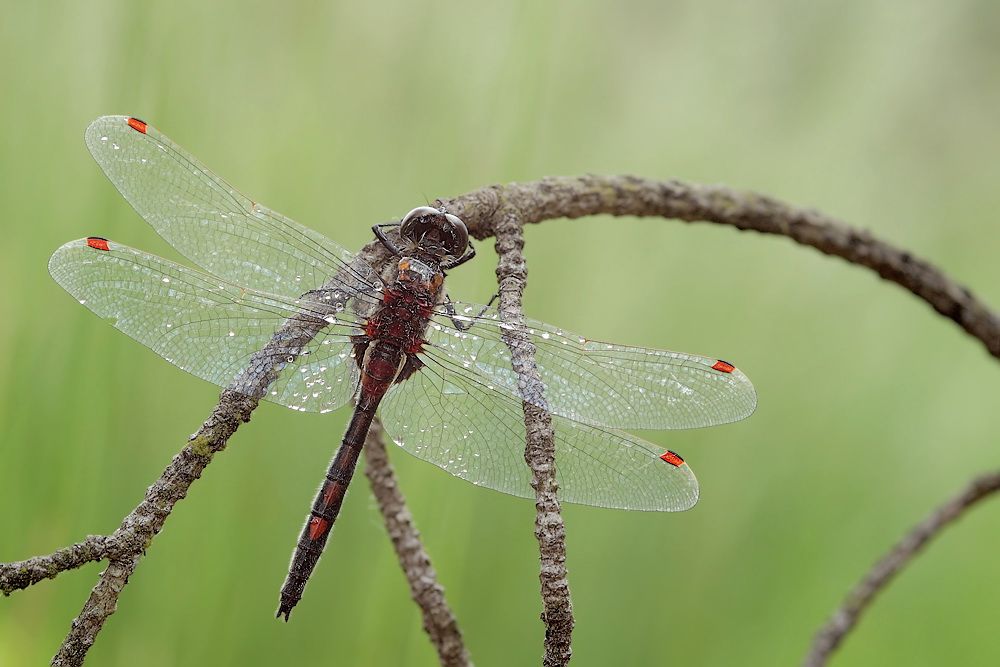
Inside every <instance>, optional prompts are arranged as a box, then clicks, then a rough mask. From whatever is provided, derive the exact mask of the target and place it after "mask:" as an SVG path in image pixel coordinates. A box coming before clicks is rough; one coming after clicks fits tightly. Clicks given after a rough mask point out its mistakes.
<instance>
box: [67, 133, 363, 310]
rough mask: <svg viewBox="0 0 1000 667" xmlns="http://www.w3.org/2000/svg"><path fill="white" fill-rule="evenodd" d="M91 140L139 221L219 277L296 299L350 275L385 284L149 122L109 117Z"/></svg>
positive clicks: (341, 250)
mask: <svg viewBox="0 0 1000 667" xmlns="http://www.w3.org/2000/svg"><path fill="white" fill-rule="evenodd" d="M85 138H86V142H87V147H88V148H89V149H90V152H91V153H92V154H93V156H94V159H95V160H97V163H98V164H99V165H100V166H101V169H103V170H104V173H105V174H107V176H108V178H109V179H111V182H112V183H114V185H115V187H116V188H118V190H119V191H120V192H121V193H122V195H123V196H124V197H125V199H127V200H128V202H129V203H130V204H131V205H132V207H133V208H134V209H135V210H136V211H137V212H138V213H139V215H141V216H142V217H143V218H144V219H145V220H146V222H148V223H149V224H150V225H152V226H153V228H154V229H155V230H156V231H157V233H159V234H160V236H162V237H163V238H164V239H165V240H166V241H167V243H169V244H170V245H172V246H173V247H174V248H176V249H177V250H178V251H179V252H180V253H181V254H182V255H184V256H185V257H187V258H188V259H189V260H191V262H193V263H194V264H195V265H197V266H199V267H201V268H202V269H204V270H205V271H207V272H209V273H211V274H212V275H216V276H219V277H220V278H223V279H224V280H227V281H229V282H232V283H235V284H237V285H243V286H246V287H249V288H252V289H256V290H259V291H262V292H268V293H272V294H280V295H282V296H286V297H293V298H294V297H297V296H298V295H300V294H302V293H303V292H305V291H306V289H309V288H310V287H313V288H315V287H318V286H320V285H322V284H323V283H324V281H325V280H327V279H329V278H330V277H331V276H333V275H335V274H336V273H338V271H340V270H341V269H344V268H347V269H349V270H350V271H353V272H355V273H356V274H357V275H358V276H359V278H360V279H361V280H363V281H367V282H369V283H375V284H378V278H377V277H376V275H375V273H374V272H373V271H371V269H369V268H368V267H367V266H366V265H364V264H363V263H361V262H360V261H358V260H356V258H355V256H354V254H353V253H351V252H349V251H347V250H345V249H344V248H342V247H341V246H340V245H338V244H337V243H334V242H333V241H331V240H330V239H328V238H326V237H325V236H323V235H322V234H320V233H319V232H316V231H313V230H311V229H309V228H308V227H305V226H303V225H300V224H299V223H297V222H295V221H294V220H292V219H291V218H287V217H285V216H283V215H281V214H280V213H277V212H275V211H272V210H270V209H269V208H267V207H265V206H261V205H260V204H257V203H256V202H254V201H252V200H250V199H249V198H247V197H245V196H243V195H242V194H240V193H239V192H237V191H236V190H235V189H234V188H233V187H232V186H230V185H229V184H228V183H226V182H225V181H224V180H222V179H221V178H219V177H218V176H217V175H215V173H213V172H212V171H211V170H209V169H208V168H207V167H205V166H204V165H203V164H201V163H200V162H199V161H198V160H196V159H195V158H194V157H193V156H192V155H191V154H189V153H188V152H187V151H185V150H184V149H183V148H181V147H180V146H178V145H177V144H175V143H174V142H172V141H171V140H170V139H168V138H167V137H165V136H164V135H163V134H161V133H160V132H158V131H157V130H155V129H154V128H152V127H151V126H149V125H147V124H146V123H143V122H142V121H139V120H137V119H134V118H129V117H127V116H104V117H103V118H98V119H97V120H95V121H94V122H93V123H91V124H90V127H88V128H87V132H86V135H85ZM303 285H307V286H309V287H303Z"/></svg>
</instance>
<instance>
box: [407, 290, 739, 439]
mask: <svg viewBox="0 0 1000 667" xmlns="http://www.w3.org/2000/svg"><path fill="white" fill-rule="evenodd" d="M448 308H449V306H441V307H439V308H438V312H437V313H436V314H435V315H434V318H433V320H432V325H431V327H430V329H429V332H428V335H427V339H428V344H429V345H431V346H433V347H434V348H436V349H437V350H439V351H440V352H441V353H443V354H446V355H448V356H450V357H451V358H452V360H453V363H457V364H461V365H466V366H473V367H474V368H475V370H476V371H477V372H478V373H479V374H480V375H481V376H483V377H484V378H488V382H489V383H491V384H495V385H498V386H502V387H504V388H505V389H506V390H507V391H508V392H512V393H513V394H514V395H517V396H520V393H519V392H518V388H517V387H518V385H517V375H516V373H514V371H513V370H512V368H511V360H510V349H509V348H508V346H507V343H506V342H505V338H506V337H508V336H509V335H510V333H511V332H512V331H514V329H513V327H512V325H509V324H507V323H505V322H504V321H503V319H502V317H501V315H500V313H499V311H498V310H497V309H495V308H485V309H484V307H483V306H480V305H478V304H470V303H453V304H450V308H451V309H453V310H454V311H455V312H450V311H449V310H448ZM456 323H457V324H458V325H460V326H461V329H460V328H458V327H456ZM462 329H466V330H464V331H463V330H462ZM522 331H523V332H524V333H525V334H527V336H528V337H529V338H530V339H531V342H532V343H534V345H535V348H536V350H537V352H536V356H535V359H536V362H537V364H538V367H539V371H540V374H541V378H542V382H543V383H544V385H545V396H544V401H542V400H541V399H540V398H533V397H531V396H527V395H525V396H523V398H524V399H525V400H527V401H528V402H530V403H534V404H537V405H539V406H540V407H545V405H543V402H544V403H547V404H548V409H549V410H551V411H552V412H553V413H555V414H560V415H563V416H565V417H568V418H570V419H573V420H576V421H580V422H588V423H593V424H596V425H598V426H601V425H603V426H610V427H612V428H620V429H685V428H697V427H701V426H713V425H717V424H726V423H729V422H734V421H738V420H740V419H744V418H746V417H748V416H750V415H751V414H752V413H753V411H754V409H755V408H756V406H757V393H756V391H755V390H754V388H753V384H751V383H750V380H749V379H748V378H747V376H746V375H744V374H743V373H742V372H741V371H740V370H739V369H737V368H735V367H734V366H732V365H731V364H729V363H727V362H724V361H721V360H720V359H714V358H710V357H700V356H697V355H692V354H684V353H681V352H669V351H666V350H653V349H647V348H641V347H630V346H627V345H615V344H612V343H602V342H599V341H592V340H587V339H586V338H583V337H582V336H578V335H576V334H573V333H570V332H568V331H564V330H562V329H559V328H557V327H554V326H552V325H550V324H545V323H544V322H539V321H537V320H531V319H528V320H526V323H525V326H524V328H523V330H522Z"/></svg>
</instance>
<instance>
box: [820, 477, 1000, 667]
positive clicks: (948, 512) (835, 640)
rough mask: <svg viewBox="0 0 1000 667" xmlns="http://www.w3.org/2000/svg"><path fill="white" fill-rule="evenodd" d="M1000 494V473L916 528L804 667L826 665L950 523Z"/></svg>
mask: <svg viewBox="0 0 1000 667" xmlns="http://www.w3.org/2000/svg"><path fill="white" fill-rule="evenodd" d="M997 491H1000V472H995V473H992V474H989V475H983V476H982V477H979V478H977V479H974V480H973V481H972V483H971V484H969V485H968V487H966V488H965V489H963V490H962V492H961V493H959V494H958V495H957V496H955V497H954V498H952V499H951V500H949V501H948V502H946V503H945V504H944V505H942V506H941V507H939V508H937V509H936V510H934V512H932V513H931V515H930V516H928V517H927V518H926V519H924V520H923V521H922V522H921V523H919V524H918V525H917V526H915V527H914V528H913V530H911V531H910V532H909V534H908V535H906V536H905V537H904V538H903V539H902V540H901V541H900V542H899V543H898V544H897V545H896V546H895V547H893V549H892V550H891V551H890V552H889V553H888V554H887V555H886V556H885V557H884V558H883V559H882V560H880V561H879V562H878V563H876V564H875V567H873V568H872V569H871V571H870V572H869V573H868V574H867V575H866V576H865V578H864V579H862V580H861V582H860V583H859V584H858V585H856V586H855V587H854V588H853V589H852V590H851V592H850V593H848V595H847V599H846V600H844V604H843V605H842V606H841V607H840V609H838V610H836V611H835V612H834V613H833V615H832V616H830V619H829V620H828V621H827V622H826V625H824V626H823V628H822V629H820V631H819V632H818V633H817V634H816V638H815V639H814V640H813V644H812V647H811V648H810V650H809V654H808V655H807V656H806V659H805V660H804V661H803V662H802V664H803V666H804V667H819V666H820V665H825V664H826V661H827V659H828V658H829V657H830V654H831V653H833V651H834V649H836V648H837V646H838V645H839V644H840V642H841V641H842V640H843V639H844V636H845V635H846V634H847V633H848V632H850V631H851V629H852V628H853V627H854V625H855V624H856V623H857V621H858V618H859V617H860V616H861V614H862V613H863V612H864V611H865V610H866V609H867V608H868V606H869V605H870V604H871V602H872V600H874V598H875V596H876V595H877V594H878V593H879V592H880V591H881V590H882V589H883V588H885V587H886V586H887V585H888V584H889V582H890V581H891V580H892V578H893V577H895V576H896V574H898V573H899V571H900V570H901V569H903V567H904V566H906V565H907V563H909V562H910V561H911V560H913V558H914V557H916V555H917V553H918V552H919V551H920V550H921V549H923V548H924V546H926V545H927V543H928V542H929V541H930V540H931V538H933V537H935V536H936V535H937V534H938V533H940V532H941V530H942V529H944V528H945V526H947V525H948V524H949V523H951V522H952V521H954V520H955V519H957V518H958V517H959V516H961V515H962V514H963V513H964V512H965V511H966V510H967V509H969V508H970V507H971V506H972V505H973V504H975V503H976V502H978V501H980V500H982V499H983V498H985V497H986V496H988V495H990V494H992V493H996V492H997Z"/></svg>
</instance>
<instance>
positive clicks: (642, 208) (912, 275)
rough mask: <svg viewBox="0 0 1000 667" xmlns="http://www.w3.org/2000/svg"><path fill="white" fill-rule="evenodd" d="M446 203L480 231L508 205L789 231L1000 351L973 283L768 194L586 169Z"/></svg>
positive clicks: (535, 213) (997, 333)
mask: <svg viewBox="0 0 1000 667" xmlns="http://www.w3.org/2000/svg"><path fill="white" fill-rule="evenodd" d="M440 203H441V204H443V205H444V206H446V207H447V208H448V210H449V211H450V212H452V213H454V214H455V215H458V216H459V217H461V218H462V219H463V220H464V221H465V223H466V224H467V225H468V227H469V231H470V232H471V233H472V234H473V235H474V236H476V237H477V238H483V237H485V236H490V235H492V234H494V231H495V230H494V225H495V224H496V223H495V221H496V219H497V216H496V212H497V211H499V210H501V209H503V208H505V207H511V208H514V209H515V210H517V212H518V214H519V216H520V218H521V220H522V221H523V222H525V223H528V222H541V221H542V220H549V219H553V218H579V217H581V216H585V215H596V214H599V213H606V214H611V215H633V216H640V217H641V216H662V217H664V218H677V219H679V220H684V221H686V222H696V221H700V222H715V223H718V224H726V225H732V226H734V227H736V228H737V229H741V230H753V231H757V232H761V233H764V234H777V235H781V236H787V237H789V238H790V239H792V240H794V241H796V242H797V243H801V244H802V245H807V246H811V247H813V248H816V249H817V250H819V251H821V252H824V253H826V254H828V255H835V256H837V257H842V258H844V259H846V260H847V261H849V262H851V263H853V264H859V265H861V266H866V267H868V268H869V269H871V270H873V271H874V272H875V273H877V274H878V275H879V276H881V277H882V278H884V279H886V280H889V281H892V282H894V283H896V284H898V285H901V286H902V287H904V288H906V289H907V290H909V291H911V292H912V293H913V294H915V295H917V296H918V297H920V298H921V299H923V300H924V301H926V302H927V303H929V304H930V305H931V307H933V308H934V309H935V310H936V311H937V312H939V313H941V314H942V315H944V316H945V317H947V318H948V319H951V320H953V321H954V322H956V323H957V324H958V325H959V326H960V327H962V328H963V329H964V330H965V331H966V332H967V333H969V334H970V335H971V336H973V337H975V338H977V339H979V340H980V341H982V343H983V345H985V346H986V349H987V350H988V351H989V353H990V354H992V355H993V356H994V357H997V358H1000V318H998V317H997V315H996V314H995V313H993V312H992V311H991V310H990V309H989V308H988V307H987V306H986V305H985V304H984V303H983V302H981V301H980V300H979V299H977V298H976V297H975V295H973V294H972V292H970V291H969V290H968V289H967V288H965V287H963V286H962V285H959V284H958V283H956V282H954V281H952V280H951V279H949V278H948V277H947V276H945V275H944V274H943V273H942V272H941V271H940V270H938V269H937V268H936V267H934V266H933V265H932V264H930V263H929V262H927V261H925V260H922V259H920V258H918V257H915V256H914V255H912V254H911V253H909V252H906V251H905V250H900V249H898V248H896V247H894V246H892V245H891V244H889V243H886V242H885V241H882V240H881V239H878V238H875V237H873V236H872V235H870V234H868V233H867V232H865V231H862V230H857V229H852V228H851V227H848V226H847V225H845V224H844V223H842V222H840V221H838V220H836V219H835V218H832V217H829V216H825V215H823V214H822V213H820V212H818V211H814V210H809V209H803V208H797V207H794V206H790V205H788V204H785V203H783V202H781V201H778V200H777V199H773V198H771V197H766V196H764V195H759V194H755V193H752V192H740V191H738V190H732V189H730V188H726V187H722V186H710V185H697V184H693V183H684V182H683V181H677V180H668V181H657V180H652V179H646V178H639V177H638V176H596V175H585V176H580V177H576V178H546V179H543V180H541V181H537V182H534V183H510V184H508V185H494V186H489V187H485V188H481V189H479V190H476V191H474V192H471V193H469V194H467V195H463V196H461V197H456V198H455V199H443V200H440Z"/></svg>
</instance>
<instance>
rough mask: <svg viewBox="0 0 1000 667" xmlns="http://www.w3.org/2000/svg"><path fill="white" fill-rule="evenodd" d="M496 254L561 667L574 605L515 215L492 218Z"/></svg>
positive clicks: (550, 659)
mask: <svg viewBox="0 0 1000 667" xmlns="http://www.w3.org/2000/svg"><path fill="white" fill-rule="evenodd" d="M495 221H496V226H495V227H494V234H495V236H496V240H497V241H496V250H497V254H498V255H499V263H498V265H497V280H498V282H499V284H500V306H499V309H500V312H501V314H502V316H503V319H504V321H505V322H508V323H510V324H513V325H515V327H516V329H514V330H513V331H512V332H511V333H508V334H505V337H504V342H505V343H507V346H508V347H509V348H510V359H511V364H512V365H513V367H514V370H515V371H516V372H517V376H518V381H517V382H518V390H519V391H520V392H521V395H522V396H529V395H530V396H535V397H536V399H535V400H534V401H533V402H532V403H529V402H528V401H522V406H523V408H524V425H525V428H526V430H527V446H526V447H525V451H524V460H525V461H526V462H527V464H528V467H530V468H531V473H532V476H531V486H532V488H534V489H535V510H536V513H535V538H536V539H537V540H538V547H539V555H540V559H541V569H540V571H539V575H538V578H539V581H540V582H541V588H542V605H543V611H542V622H543V623H545V642H544V648H545V653H544V657H543V660H542V664H543V665H545V667H557V666H559V665H565V664H567V663H568V662H569V660H570V657H572V654H573V650H572V647H571V638H572V635H573V624H574V620H573V604H572V602H571V600H570V594H569V580H568V579H567V576H566V574H567V572H566V527H565V525H564V524H563V520H562V507H561V505H560V504H559V498H558V497H557V496H556V490H557V489H558V488H559V485H558V483H557V482H556V472H555V441H554V437H555V434H554V431H553V430H552V416H551V415H550V414H549V413H548V411H546V410H543V409H541V408H539V407H537V405H539V404H542V405H544V398H543V397H542V379H541V376H540V375H539V373H538V367H537V366H536V365H535V346H534V345H533V344H532V343H531V340H530V339H529V338H528V337H527V336H526V335H524V334H522V333H518V330H519V329H520V327H522V326H523V325H524V313H523V312H521V295H522V294H523V292H524V286H525V283H526V282H527V278H528V266H527V262H526V260H525V258H524V231H523V229H522V227H521V221H520V219H519V217H518V215H517V211H516V210H515V209H514V208H513V207H508V208H505V209H503V210H501V211H500V212H499V214H498V215H497V216H496V218H495Z"/></svg>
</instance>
